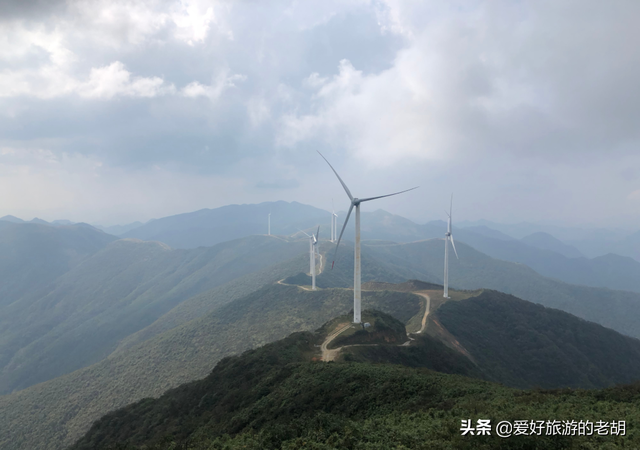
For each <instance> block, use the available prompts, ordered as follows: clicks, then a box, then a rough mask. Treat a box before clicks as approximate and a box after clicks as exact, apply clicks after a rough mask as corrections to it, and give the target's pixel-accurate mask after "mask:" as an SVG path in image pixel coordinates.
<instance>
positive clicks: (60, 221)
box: [0, 219, 113, 234]
mask: <svg viewBox="0 0 640 450" xmlns="http://www.w3.org/2000/svg"><path fill="white" fill-rule="evenodd" d="M0 220H1V219H0ZM74 223H75V222H71V221H70V220H67V219H60V220H54V221H52V222H51V225H56V226H59V225H73V224H74ZM95 228H98V229H100V228H99V227H95ZM102 231H105V230H102ZM105 233H108V234H113V233H109V232H108V231H105Z"/></svg>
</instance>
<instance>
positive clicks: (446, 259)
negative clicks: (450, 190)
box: [444, 194, 460, 298]
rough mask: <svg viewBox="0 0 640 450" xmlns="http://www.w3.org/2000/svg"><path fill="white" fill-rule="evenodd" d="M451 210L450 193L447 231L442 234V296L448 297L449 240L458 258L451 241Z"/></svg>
mask: <svg viewBox="0 0 640 450" xmlns="http://www.w3.org/2000/svg"><path fill="white" fill-rule="evenodd" d="M452 212H453V194H451V204H450V205H449V212H448V213H447V216H449V222H448V225H447V232H446V234H445V235H444V298H450V297H449V242H451V246H452V247H453V251H454V253H455V254H456V259H460V258H458V252H457V251H456V244H455V243H454V242H453V234H451V213H452Z"/></svg>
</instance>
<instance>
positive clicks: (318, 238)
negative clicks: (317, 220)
mask: <svg viewBox="0 0 640 450" xmlns="http://www.w3.org/2000/svg"><path fill="white" fill-rule="evenodd" d="M319 236H320V225H318V231H316V242H318V241H319V240H320V237H319Z"/></svg>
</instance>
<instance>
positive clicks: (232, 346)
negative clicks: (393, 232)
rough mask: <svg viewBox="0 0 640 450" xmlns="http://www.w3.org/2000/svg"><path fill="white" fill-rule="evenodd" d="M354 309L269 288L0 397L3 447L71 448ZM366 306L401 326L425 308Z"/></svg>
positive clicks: (396, 302) (324, 295)
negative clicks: (228, 360)
mask: <svg viewBox="0 0 640 450" xmlns="http://www.w3.org/2000/svg"><path fill="white" fill-rule="evenodd" d="M352 304H353V293H352V292H351V291H348V290H343V289H323V290H319V291H314V292H312V291H306V290H303V289H300V288H298V287H296V286H286V285H280V284H273V285H269V286H265V287H264V288H262V289H259V290H257V291H256V292H253V293H252V294H250V295H248V296H245V297H243V298H241V299H238V300H235V301H234V302H232V303H228V304H225V305H222V306H219V307H218V308H216V309H214V310H213V311H211V312H210V313H209V314H206V315H205V316H203V317H200V318H198V319H195V320H192V321H190V322H187V323H185V324H182V325H180V326H178V327H176V328H173V329H171V330H169V331H168V332H165V333H162V334H160V335H157V336H155V337H153V338H150V339H148V340H146V341H145V342H142V343H141V344H138V345H136V346H133V347H132V348H130V349H128V350H126V351H122V352H119V353H117V354H115V355H113V356H111V357H109V358H107V359H105V360H103V361H101V362H99V363H98V364H95V365H93V366H90V367H87V368H85V369H82V370H79V371H76V372H73V373H71V374H68V375H65V376H63V377H59V378H56V379H54V380H51V381H48V382H46V383H42V384H39V385H36V386H32V387H30V388H28V389H25V390H23V391H20V392H17V393H14V394H12V395H8V396H4V397H0V423H2V424H3V432H2V433H0V448H2V449H3V450H5V449H7V450H8V449H29V450H36V449H45V448H46V449H50V448H62V447H64V446H65V445H70V444H71V443H73V441H75V440H76V439H78V438H79V437H80V436H81V435H82V434H84V433H85V432H86V431H87V429H88V428H89V426H90V425H91V423H92V422H93V421H94V420H96V419H98V418H100V417H101V416H102V415H104V414H105V413H106V412H108V411H112V410H114V409H116V408H119V407H122V406H124V405H126V404H128V403H130V402H132V401H136V400H139V399H141V398H144V397H150V396H159V395H161V394H162V393H163V392H165V391H166V390H167V389H170V388H173V387H176V386H179V385H180V384H182V383H185V382H189V381H192V380H194V379H198V378H202V377H204V376H206V375H207V374H208V373H209V372H210V371H211V369H212V368H213V366H214V365H215V364H216V363H217V362H218V361H219V360H220V359H222V358H223V357H225V356H228V355H233V354H238V353H240V352H242V351H245V350H247V349H249V348H254V347H257V346H261V345H264V344H266V343H269V342H273V341H275V340H277V339H281V338H283V337H285V336H287V335H288V334H289V333H291V332H295V331H302V330H313V329H316V328H317V327H319V326H321V325H322V324H323V323H324V322H326V321H327V320H329V319H331V318H332V317H335V316H338V315H342V314H345V313H347V312H348V311H349V309H350V308H351V305H352ZM363 304H364V305H367V307H371V308H376V309H379V310H381V311H384V312H386V313H387V314H390V315H392V316H394V317H396V318H398V319H399V320H401V321H403V322H406V321H407V320H409V319H410V318H411V317H412V316H413V315H415V314H416V313H417V312H418V311H419V308H420V305H419V298H417V297H416V296H415V295H413V294H409V293H402V292H364V293H363ZM34 411H37V415H38V420H37V421H34V420H33V414H34Z"/></svg>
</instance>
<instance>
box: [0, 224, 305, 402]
mask: <svg viewBox="0 0 640 450" xmlns="http://www.w3.org/2000/svg"><path fill="white" fill-rule="evenodd" d="M49 228H53V227H49ZM101 234H104V233H101ZM304 248H305V246H304V243H303V242H292V243H289V242H285V241H282V240H279V239H274V238H269V237H266V236H253V237H250V238H246V239H241V240H238V241H233V242H225V243H223V244H220V245H218V246H215V247H210V248H199V249H195V250H188V251H187V250H172V249H170V248H169V247H167V246H166V245H164V244H162V243H158V242H140V241H134V240H130V239H127V240H119V241H116V242H113V243H111V244H109V245H108V246H107V247H105V248H104V249H103V250H100V251H98V252H97V253H96V254H94V255H92V256H91V257H89V258H86V259H85V260H84V261H83V262H82V264H79V265H77V266H75V267H74V268H72V269H71V270H69V271H68V272H67V273H65V274H64V275H62V276H60V277H58V278H57V279H56V280H55V281H54V282H52V283H51V284H50V285H49V288H48V292H46V294H45V295H42V296H40V297H30V298H23V299H21V300H19V301H16V302H14V303H13V304H12V305H10V306H8V307H6V308H4V309H3V311H2V312H3V313H2V314H1V315H0V363H1V365H0V393H5V394H6V393H10V392H12V391H14V390H19V389H23V388H25V387H28V386H31V385H33V384H36V383H40V382H43V381H46V380H50V379H52V378H55V377H57V376H60V375H63V374H66V373H69V372H72V371H74V370H77V369H79V368H82V367H86V366H88V365H91V364H94V363H96V362H98V361H100V360H102V359H104V358H106V357H107V356H108V355H109V354H110V353H112V352H113V351H114V350H115V349H116V347H117V346H118V344H119V342H120V341H121V340H123V339H125V338H127V337H128V336H130V335H131V334H133V333H136V332H137V331H139V330H141V329H143V328H145V327H147V326H149V325H151V324H152V323H153V322H154V321H155V320H156V319H158V318H159V317H160V316H162V315H163V314H165V313H166V312H168V311H169V310H171V309H172V308H174V307H175V306H176V305H178V304H180V303H181V302H183V301H185V300H187V299H188V298H191V297H193V296H194V295H197V294H200V293H201V292H204V291H208V290H209V289H211V288H214V287H216V286H219V285H221V284H223V283H225V282H227V281H229V280H232V279H234V278H238V277H240V276H243V275H246V274H247V273H251V272H255V271H257V270H259V269H262V268H264V267H266V266H269V265H271V264H273V263H276V262H280V261H285V260H288V259H290V258H292V257H293V256H295V255H299V254H300V253H301V252H302V251H303V249H304ZM252 287H253V288H255V287H256V285H255V284H254V285H253V286H252ZM245 294H246V291H245ZM229 297H231V299H232V298H233V297H232V296H229Z"/></svg>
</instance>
